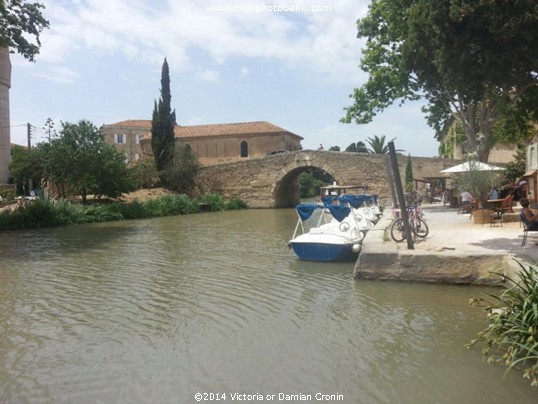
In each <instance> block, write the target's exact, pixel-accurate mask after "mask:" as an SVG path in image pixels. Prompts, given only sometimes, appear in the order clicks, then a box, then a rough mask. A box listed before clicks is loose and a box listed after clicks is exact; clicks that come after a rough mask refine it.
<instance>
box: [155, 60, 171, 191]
mask: <svg viewBox="0 0 538 404" xmlns="http://www.w3.org/2000/svg"><path fill="white" fill-rule="evenodd" d="M171 101H172V94H171V93H170V72H169V69H168V62H167V61H166V58H165V59H164V63H163V67H162V72H161V98H160V99H159V102H157V101H155V104H154V107H153V116H152V119H151V149H152V150H153V156H154V158H155V167H156V168H157V171H158V172H159V175H160V176H161V181H163V179H164V176H163V173H164V171H165V170H167V169H169V168H171V166H172V164H173V161H174V146H175V140H174V127H175V126H176V111H175V110H174V111H172V110H171Z"/></svg>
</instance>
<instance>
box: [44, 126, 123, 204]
mask: <svg viewBox="0 0 538 404" xmlns="http://www.w3.org/2000/svg"><path fill="white" fill-rule="evenodd" d="M37 152H38V153H40V155H41V160H42V165H43V166H42V169H43V173H44V177H45V179H46V180H47V181H49V182H51V183H54V184H56V185H57V187H58V189H59V190H63V189H64V187H65V186H68V187H70V188H72V189H75V190H76V191H77V193H78V194H79V195H80V196H81V197H82V200H83V202H84V203H85V202H86V198H87V196H88V195H89V194H94V195H98V196H100V195H106V196H109V197H113V198H115V197H119V196H121V194H122V193H124V192H129V191H131V190H132V189H133V187H132V183H131V180H130V178H129V175H128V171H127V165H126V163H125V156H124V155H123V153H121V152H119V151H118V150H116V148H115V147H114V146H112V145H109V144H106V143H105V141H104V135H103V134H102V133H101V132H100V131H99V129H98V128H97V127H96V126H95V125H93V124H92V123H91V122H89V121H86V120H82V121H80V122H79V123H78V124H72V123H69V122H65V123H62V129H61V130H60V133H59V136H58V137H57V138H54V139H52V140H51V142H50V143H40V144H39V145H38V146H37Z"/></svg>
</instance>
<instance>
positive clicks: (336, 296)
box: [0, 210, 538, 403]
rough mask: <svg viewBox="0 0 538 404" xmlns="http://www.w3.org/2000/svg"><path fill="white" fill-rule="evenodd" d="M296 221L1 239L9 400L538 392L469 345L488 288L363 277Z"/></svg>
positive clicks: (374, 399)
mask: <svg viewBox="0 0 538 404" xmlns="http://www.w3.org/2000/svg"><path fill="white" fill-rule="evenodd" d="M294 225H295V214H294V212H293V211H292V210H250V211H242V212H225V213H210V214H198V215H191V216H180V217H169V218H162V219H152V220H143V221H132V222H120V223H107V224H98V225H86V226H75V227H68V228H59V229H45V230H40V231H27V232H11V233H1V234H0V402H2V403H25V402H28V403H195V402H197V401H196V399H195V393H198V392H200V393H219V398H221V400H220V401H221V402H222V401H223V400H222V397H225V398H226V400H225V402H231V401H233V400H232V398H233V396H232V394H233V393H240V394H251V395H253V396H252V397H250V400H248V401H247V402H252V401H253V400H254V399H256V398H257V399H259V398H260V396H257V394H260V395H261V396H262V398H263V400H258V402H266V403H267V402H337V401H335V400H325V401H320V400H316V396H315V395H316V393H322V394H333V395H335V396H333V398H341V399H342V400H341V401H339V402H345V403H507V402H510V403H531V402H532V403H534V402H536V401H537V400H538V390H536V389H532V388H531V387H530V386H529V383H528V382H527V381H525V380H523V379H522V377H521V375H520V374H519V373H509V374H508V375H507V376H506V377H505V378H504V379H503V373H504V369H503V368H501V367H497V366H490V365H487V364H486V363H485V362H484V361H483V360H482V358H481V355H480V352H479V350H478V349H475V350H471V351H469V350H467V349H466V348H465V347H464V345H465V343H467V342H468V341H469V340H470V339H472V338H473V337H474V336H475V335H476V332H478V331H479V330H480V329H481V328H483V327H484V326H485V321H484V317H483V313H482V312H481V311H480V310H479V309H473V308H471V307H470V306H469V304H468V300H469V298H471V297H474V296H477V295H480V294H483V293H485V292H486V291H485V290H484V289H480V288H470V287H455V286H440V285H423V284H400V283H390V282H372V281H356V280H354V279H353V277H352V273H353V263H349V262H348V263H337V264H336V263H312V262H304V261H299V260H297V259H296V257H295V256H294V255H293V252H292V251H290V250H289V249H288V247H287V241H288V238H289V237H290V235H291V232H292V231H293V227H294ZM366 242H367V241H366ZM223 393H224V394H225V396H222V394H223ZM279 393H281V394H285V395H287V396H284V395H281V396H280V397H279ZM301 394H302V395H303V396H301ZM268 395H269V398H271V396H270V395H275V396H274V398H273V399H272V400H269V399H267V396H268ZM291 395H294V396H295V398H304V397H308V395H311V398H312V399H311V400H309V401H305V400H302V401H300V400H285V398H293V397H291ZM340 395H341V396H340ZM203 398H204V397H203V396H202V399H203ZM207 398H211V396H209V395H208V396H207ZM213 398H215V396H213ZM247 398H248V397H247ZM279 398H281V399H280V400H279ZM318 398H319V396H318ZM213 401H215V400H213ZM201 402H209V400H207V401H201ZM243 402H245V401H243Z"/></svg>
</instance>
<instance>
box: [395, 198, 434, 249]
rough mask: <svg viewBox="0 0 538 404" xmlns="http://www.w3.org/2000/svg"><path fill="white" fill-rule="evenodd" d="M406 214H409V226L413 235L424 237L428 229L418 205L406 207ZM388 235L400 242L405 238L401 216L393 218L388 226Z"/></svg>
mask: <svg viewBox="0 0 538 404" xmlns="http://www.w3.org/2000/svg"><path fill="white" fill-rule="evenodd" d="M407 215H408V216H409V228H410V230H411V234H412V235H413V237H414V238H415V239H416V238H417V237H419V238H426V237H427V236H428V234H429V232H430V229H429V228H428V225H427V224H426V222H425V221H424V220H422V211H421V209H420V207H418V206H409V207H408V208H407ZM390 236H391V237H392V239H393V240H394V241H395V242H397V243H401V242H402V241H404V240H405V230H404V222H403V220H402V218H401V217H399V218H396V219H394V220H393V222H392V225H391V226H390Z"/></svg>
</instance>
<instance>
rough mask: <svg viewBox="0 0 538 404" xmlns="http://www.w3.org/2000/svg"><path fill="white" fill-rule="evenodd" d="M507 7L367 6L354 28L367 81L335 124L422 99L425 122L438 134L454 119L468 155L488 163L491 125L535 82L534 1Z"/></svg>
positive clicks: (442, 2) (377, 2) (537, 38)
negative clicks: (360, 42) (362, 44)
mask: <svg viewBox="0 0 538 404" xmlns="http://www.w3.org/2000/svg"><path fill="white" fill-rule="evenodd" d="M510 4H511V7H506V5H505V2H502V1H469V0H465V1H446V0H373V1H372V2H371V4H370V6H369V10H368V14H367V15H366V17H364V18H362V19H361V20H359V21H358V23H357V27H358V37H359V38H362V39H363V40H364V41H365V44H366V47H365V49H364V50H363V52H362V55H363V56H362V59H361V69H362V70H363V71H364V72H366V73H367V74H368V80H367V81H366V83H365V84H364V85H363V86H362V87H360V88H358V89H355V90H354V92H353V94H352V95H351V98H352V99H353V101H354V103H353V105H352V106H350V107H347V108H345V111H346V116H345V118H343V119H342V121H343V122H346V123H350V122H352V121H354V122H356V123H359V124H364V123H368V122H370V121H372V119H373V118H374V117H375V116H376V114H377V113H379V112H382V111H384V110H385V108H387V107H388V106H390V105H392V104H393V103H394V102H395V101H396V100H399V101H401V102H400V105H401V104H403V103H404V102H405V101H407V100H418V99H421V98H425V99H426V100H427V102H428V104H427V106H426V107H425V108H424V109H423V111H424V112H425V113H426V114H427V119H428V123H429V124H430V125H431V126H432V127H433V128H435V129H436V130H437V131H440V130H441V128H443V127H444V126H445V125H446V124H447V123H448V121H449V119H450V118H455V119H457V120H459V121H460V122H461V124H462V126H463V128H464V130H465V133H466V136H467V143H468V148H469V149H470V150H471V151H473V152H475V151H476V152H477V153H478V156H479V159H480V160H482V161H487V157H488V155H489V150H490V148H491V147H492V145H493V143H494V142H493V139H492V137H493V135H492V128H493V126H494V124H495V122H497V121H498V120H499V119H500V118H501V117H502V116H503V114H504V112H505V111H506V110H507V109H508V108H510V106H511V105H514V104H516V103H517V102H518V100H519V99H520V97H521V96H522V95H523V94H525V92H526V91H528V90H529V89H531V88H532V87H533V86H535V85H536V84H537V80H538V79H537V76H536V74H535V71H536V66H537V65H538V52H536V43H538V30H536V29H535V27H536V24H537V23H538V16H537V14H536V8H535V7H536V2H535V0H521V1H517V2H511V3H510ZM478 134H481V136H477V135H478Z"/></svg>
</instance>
